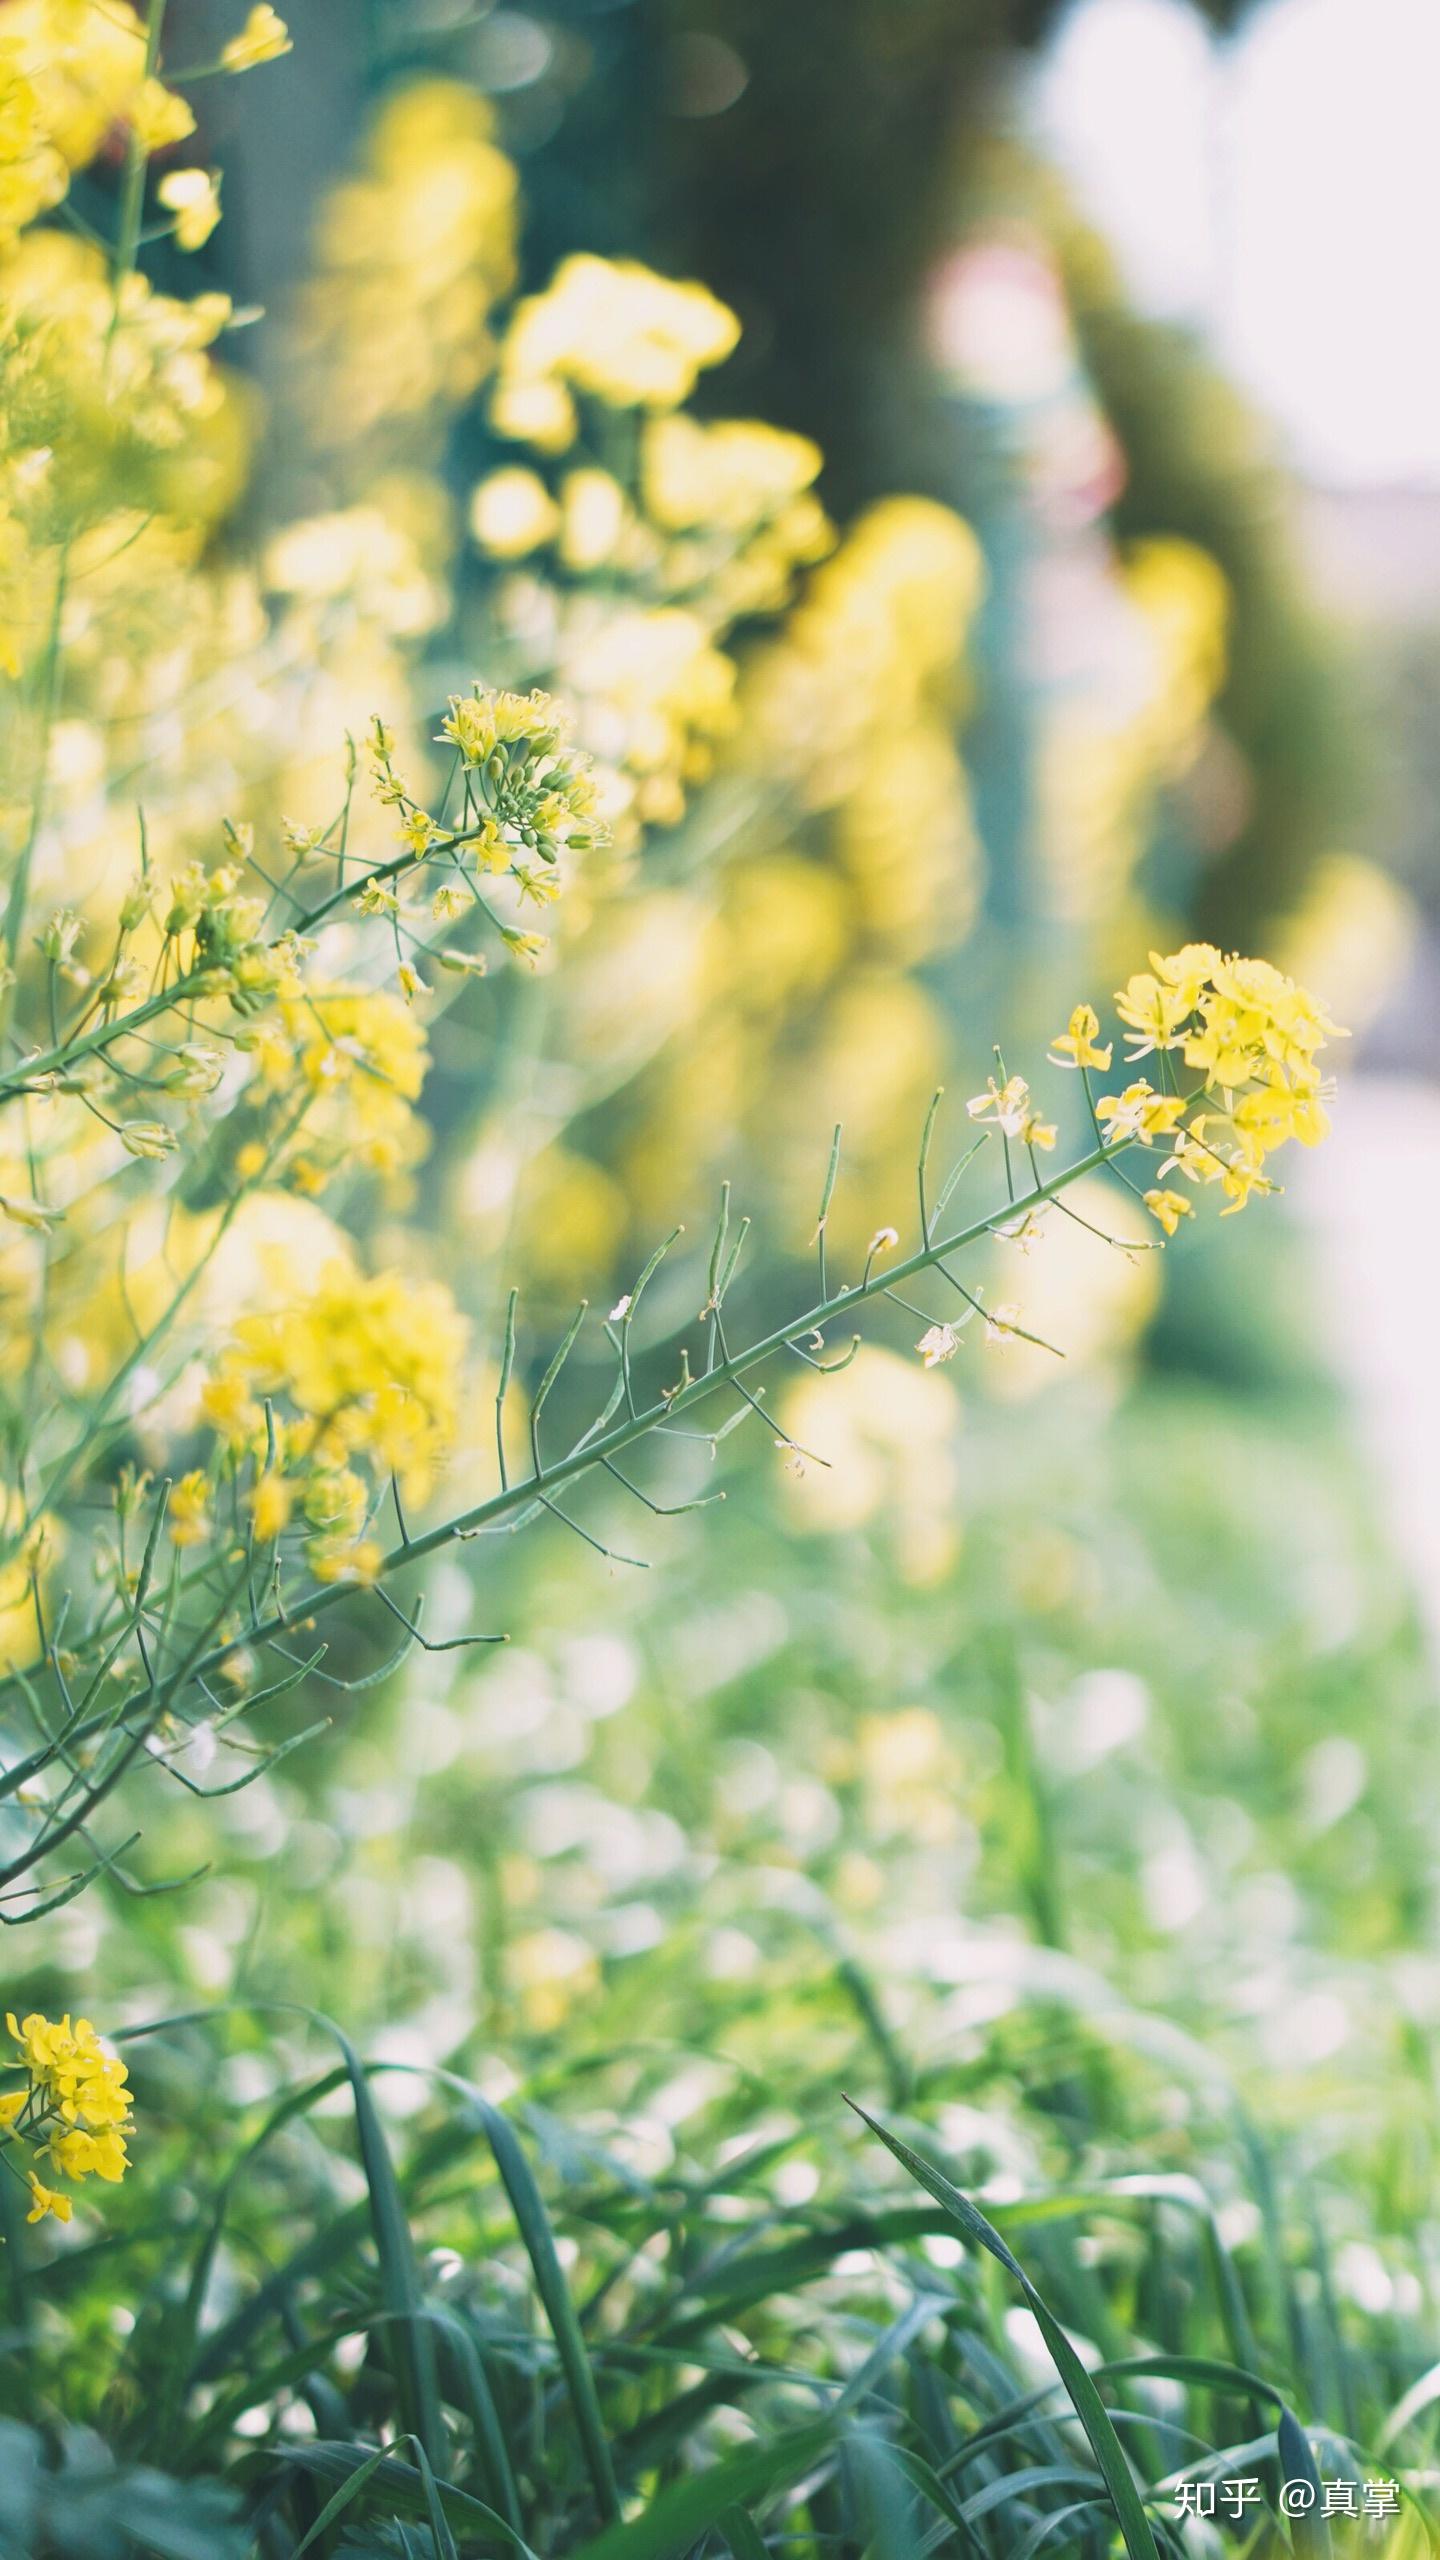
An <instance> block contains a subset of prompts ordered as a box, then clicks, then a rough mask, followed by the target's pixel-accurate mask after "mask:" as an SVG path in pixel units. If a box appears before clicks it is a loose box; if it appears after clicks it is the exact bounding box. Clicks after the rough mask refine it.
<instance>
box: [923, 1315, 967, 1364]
mask: <svg viewBox="0 0 1440 2560" xmlns="http://www.w3.org/2000/svg"><path fill="white" fill-rule="evenodd" d="M915 1348H916V1350H917V1351H918V1352H919V1354H920V1357H921V1359H922V1360H923V1361H924V1363H925V1366H926V1368H927V1369H938V1368H939V1367H940V1365H941V1363H942V1362H943V1361H946V1360H953V1359H954V1357H955V1354H956V1352H957V1351H958V1350H959V1348H960V1336H959V1335H958V1333H957V1332H956V1330H955V1327H954V1326H953V1324H932V1325H931V1327H930V1329H929V1331H928V1333H922V1334H921V1336H920V1339H919V1341H918V1342H917V1343H916V1345H915Z"/></svg>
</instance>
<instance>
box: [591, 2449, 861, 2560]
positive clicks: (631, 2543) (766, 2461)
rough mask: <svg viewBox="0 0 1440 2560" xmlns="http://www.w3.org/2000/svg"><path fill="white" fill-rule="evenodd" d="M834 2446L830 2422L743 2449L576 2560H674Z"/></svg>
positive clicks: (671, 2491) (612, 2529)
mask: <svg viewBox="0 0 1440 2560" xmlns="http://www.w3.org/2000/svg"><path fill="white" fill-rule="evenodd" d="M834 2442H835V2430H834V2428H833V2427H832V2426H831V2424H830V2422H829V2420H828V2419H826V2420H823V2421H821V2422H819V2423H817V2424H816V2425H814V2426H809V2427H797V2428H796V2429H795V2430H794V2432H793V2433H792V2434H790V2435H785V2436H779V2437H777V2438H775V2439H774V2440H773V2441H772V2442H771V2443H769V2444H755V2445H744V2446H742V2448H741V2450H740V2451H739V2452H738V2453H731V2454H727V2455H726V2456H725V2457H724V2459H723V2461H720V2462H716V2463H713V2464H712V2465H711V2466H710V2468H709V2470H707V2471H702V2472H700V2473H698V2474H697V2475H695V2476H694V2477H693V2478H691V2479H689V2480H677V2481H676V2482H674V2484H673V2485H672V2486H671V2487H670V2488H668V2489H662V2490H661V2491H660V2493H659V2495H658V2497H656V2498H654V2499H652V2501H651V2503H650V2505H649V2506H648V2507H647V2508H646V2509H645V2511H644V2513H643V2515H638V2516H632V2517H631V2519H630V2521H629V2522H628V2523H626V2524H619V2523H617V2524H612V2525H611V2526H609V2527H608V2529H607V2530H606V2531H605V2532H604V2533H602V2534H601V2535H599V2537H598V2538H597V2539H596V2540H595V2541H594V2542H587V2543H586V2545H585V2547H584V2549H583V2550H582V2551H581V2552H580V2553H579V2554H578V2555H577V2560H674V2555H675V2554H677V2553H679V2552H682V2551H688V2550H689V2549H690V2547H691V2545H692V2543H696V2542H698V2541H699V2539H700V2537H701V2535H702V2534H704V2533H708V2532H709V2531H710V2529H711V2527H712V2526H714V2525H716V2524H718V2523H719V2521H720V2518H721V2517H722V2516H723V2515H725V2514H726V2513H727V2512H728V2511H729V2510H731V2509H732V2508H734V2507H736V2506H738V2505H741V2504H743V2505H746V2506H749V2505H752V2504H753V2503H754V2501H755V2500H756V2499H757V2498H765V2497H769V2496H770V2495H771V2494H772V2492H773V2491H775V2490H776V2489H788V2488H790V2487H791V2486H792V2485H793V2484H794V2482H795V2481H797V2480H800V2479H803V2478H804V2475H805V2473H806V2472H807V2471H810V2470H813V2468H814V2466H815V2464H816V2463H817V2462H820V2461H823V2459H824V2457H825V2455H826V2454H827V2453H829V2452H830V2450H831V2448H832V2447H833V2445H834Z"/></svg>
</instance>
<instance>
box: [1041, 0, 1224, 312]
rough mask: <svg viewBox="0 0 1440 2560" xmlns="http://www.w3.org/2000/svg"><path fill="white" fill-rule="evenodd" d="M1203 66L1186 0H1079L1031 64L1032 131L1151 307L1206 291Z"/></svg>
mask: <svg viewBox="0 0 1440 2560" xmlns="http://www.w3.org/2000/svg"><path fill="white" fill-rule="evenodd" d="M1212 77H1213V64H1212V51H1211V44H1210V38H1209V34H1208V31H1207V29H1206V28H1205V26H1204V24H1203V22H1202V20H1201V19H1200V18H1199V17H1198V16H1197V14H1196V12H1195V10H1194V9H1192V8H1191V7H1190V6H1189V5H1188V0H1082V6H1080V7H1079V8H1077V9H1075V10H1073V11H1072V13H1071V15H1070V16H1069V17H1068V18H1067V19H1066V20H1065V22H1064V25H1063V26H1062V28H1061V31H1060V34H1059V36H1058V38H1057V40H1056V42H1055V44H1054V46H1053V47H1052V49H1051V52H1050V55H1049V58H1048V61H1047V63H1046V66H1045V69H1044V71H1043V73H1042V75H1041V81H1040V90H1039V100H1038V104H1039V116H1040V128H1041V133H1042V136H1043V138H1044V140H1045V141H1046V142H1047V143H1048V144H1049V145H1050V147H1051V149H1052V150H1054V151H1055V153H1056V154H1057V156H1058V158H1059V159H1060V160H1061V162H1062V164H1063V165H1064V167H1065V168H1066V169H1067V170H1068V171H1069V172H1070V173H1071V175H1072V176H1073V177H1074V178H1075V180H1076V181H1077V183H1078V184H1079V186H1080V187H1081V189H1082V192H1083V195H1084V199H1085V205H1086V210H1087V211H1088V212H1089V214H1090V215H1091V217H1092V219H1093V220H1094V221H1095V222H1096V223H1097V224H1098V225H1099V228H1100V229H1101V230H1102V231H1103V232H1104V233H1105V234H1106V235H1107V237H1108V238H1109V240H1110V241H1111V243H1112V245H1113V247H1114V248H1115V250H1116V251H1117V253H1118V255H1119V256H1120V258H1121V260H1122V262H1123V265H1124V269H1125V273H1126V276H1127V278H1128V280H1129V283H1130V285H1131V287H1132V290H1133V291H1134V293H1135V294H1136V296H1137V298H1138V299H1139V300H1140V301H1141V302H1143V303H1144V304H1145V305H1146V307H1147V309H1150V310H1152V311H1166V312H1176V313H1192V312H1199V311H1204V310H1208V308H1209V306H1210V303H1211V299H1212V295H1213V291H1214V259H1215V203H1214V152H1213V144H1212V140H1211V135H1210V130H1209V128H1210V123H1211V116H1210V91H1211V81H1212Z"/></svg>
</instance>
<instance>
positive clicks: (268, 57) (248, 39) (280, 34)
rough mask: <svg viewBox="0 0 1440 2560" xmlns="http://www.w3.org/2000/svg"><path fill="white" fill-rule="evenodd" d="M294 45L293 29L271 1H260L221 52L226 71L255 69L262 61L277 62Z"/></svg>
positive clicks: (222, 63)
mask: <svg viewBox="0 0 1440 2560" xmlns="http://www.w3.org/2000/svg"><path fill="white" fill-rule="evenodd" d="M290 47H291V38H290V30H289V28H288V27H287V26H286V24H285V21H284V19H283V18H282V17H281V16H280V15H279V14H278V12H277V11H276V10H274V9H272V8H271V7H269V5H268V0H257V5H256V7H255V8H253V9H252V10H251V12H250V15H249V17H248V18H247V19H246V21H245V24H244V26H243V27H242V28H241V30H240V33H239V34H238V36H232V37H231V38H230V41H229V43H228V44H227V45H225V46H223V47H222V49H221V54H220V62H221V66H222V68H223V69H224V70H226V71H253V70H254V69H255V67H256V65H257V64H258V63H261V62H276V61H278V59H279V57H280V55H281V54H282V53H288V52H289V51H290Z"/></svg>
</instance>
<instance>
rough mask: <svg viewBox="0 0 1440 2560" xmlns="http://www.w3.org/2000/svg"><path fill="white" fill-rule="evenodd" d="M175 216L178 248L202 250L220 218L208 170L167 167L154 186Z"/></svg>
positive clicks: (212, 179) (218, 196)
mask: <svg viewBox="0 0 1440 2560" xmlns="http://www.w3.org/2000/svg"><path fill="white" fill-rule="evenodd" d="M155 192H156V194H157V195H158V197H159V199H160V202H161V203H162V204H163V205H164V206H165V208H166V211H167V212H169V213H173V214H174V216H175V246H176V248H177V249H203V248H204V246H205V243H206V241H207V240H208V239H209V237H210V234H211V232H212V231H213V230H214V228H215V225H216V223H217V222H218V221H219V219H220V191H219V189H218V187H217V186H216V184H215V180H214V178H213V177H212V176H211V174H210V171H209V170H208V169H167V170H166V172H165V175H164V177H163V178H162V179H161V181H160V184H159V186H158V187H157V188H156V191H155Z"/></svg>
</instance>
